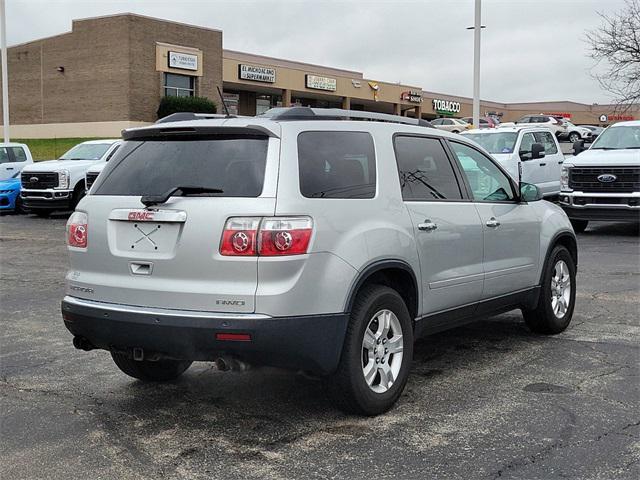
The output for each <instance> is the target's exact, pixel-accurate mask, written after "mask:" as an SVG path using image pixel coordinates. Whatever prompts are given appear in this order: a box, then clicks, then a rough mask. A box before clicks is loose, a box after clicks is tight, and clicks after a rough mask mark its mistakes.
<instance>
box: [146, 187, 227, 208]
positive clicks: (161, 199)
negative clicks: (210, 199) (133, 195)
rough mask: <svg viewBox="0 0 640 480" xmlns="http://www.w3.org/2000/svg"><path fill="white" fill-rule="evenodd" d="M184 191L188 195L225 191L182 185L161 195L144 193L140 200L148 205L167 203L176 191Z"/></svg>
mask: <svg viewBox="0 0 640 480" xmlns="http://www.w3.org/2000/svg"><path fill="white" fill-rule="evenodd" d="M178 191H180V192H182V195H183V196H186V195H197V194H201V193H224V191H223V190H222V189H220V188H209V187H194V186H188V185H187V186H180V187H171V188H170V189H169V190H167V191H166V192H164V193H161V194H160V195H143V196H142V198H140V201H141V202H142V203H143V204H144V205H145V206H147V207H150V206H151V205H157V204H159V203H165V202H166V201H167V200H169V198H170V197H171V196H173V194H174V193H176V192H178Z"/></svg>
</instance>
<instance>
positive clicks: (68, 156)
mask: <svg viewBox="0 0 640 480" xmlns="http://www.w3.org/2000/svg"><path fill="white" fill-rule="evenodd" d="M111 145H112V144H111V143H81V144H79V145H76V146H75V147H73V148H72V149H71V150H69V151H68V152H67V153H65V154H64V155H62V156H61V157H60V160H99V159H100V158H102V156H103V155H104V154H105V152H106V151H107V150H109V147H111Z"/></svg>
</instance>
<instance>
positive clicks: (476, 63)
mask: <svg viewBox="0 0 640 480" xmlns="http://www.w3.org/2000/svg"><path fill="white" fill-rule="evenodd" d="M2 1H3V2H4V0H2ZM481 10H482V9H481V7H480V0H476V13H475V21H474V27H473V128H480V32H481V31H482V23H481V21H480V14H481ZM3 18H4V17H3Z"/></svg>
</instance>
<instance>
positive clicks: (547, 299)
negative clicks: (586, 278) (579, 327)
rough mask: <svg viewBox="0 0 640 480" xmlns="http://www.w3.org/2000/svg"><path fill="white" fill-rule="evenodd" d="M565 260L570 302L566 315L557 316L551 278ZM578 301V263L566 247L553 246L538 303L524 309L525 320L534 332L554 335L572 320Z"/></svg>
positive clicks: (545, 269) (545, 267)
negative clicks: (558, 265)
mask: <svg viewBox="0 0 640 480" xmlns="http://www.w3.org/2000/svg"><path fill="white" fill-rule="evenodd" d="M560 261H563V262H564V263H565V265H566V266H567V267H568V274H569V280H570V282H571V284H570V289H569V290H570V294H569V302H568V303H569V304H568V306H567V308H566V311H565V313H564V315H562V316H561V317H559V316H557V315H556V314H555V313H554V311H553V307H552V299H553V292H552V286H551V280H552V278H553V275H554V272H555V269H556V265H557V264H558V263H559V262H560ZM575 303H576V264H575V262H574V261H573V257H572V256H571V254H570V253H569V250H567V249H566V248H565V247H563V246H561V245H558V246H556V247H554V248H553V250H552V251H551V254H550V255H549V257H548V259H547V261H546V263H545V266H544V273H543V275H542V287H541V290H540V296H539V298H538V304H537V305H536V307H535V308H533V309H530V310H529V309H523V310H522V314H523V316H524V321H525V323H526V324H527V326H528V327H529V329H530V330H531V331H532V332H535V333H542V334H545V335H554V334H556V333H560V332H562V331H564V330H565V329H566V328H567V327H568V326H569V323H570V322H571V317H572V316H573V309H574V307H575Z"/></svg>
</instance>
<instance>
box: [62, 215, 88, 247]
mask: <svg viewBox="0 0 640 480" xmlns="http://www.w3.org/2000/svg"><path fill="white" fill-rule="evenodd" d="M88 224H89V220H88V217H87V214H86V213H84V212H73V214H72V215H71V216H70V217H69V220H67V245H69V246H70V247H78V248H87V227H88Z"/></svg>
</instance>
